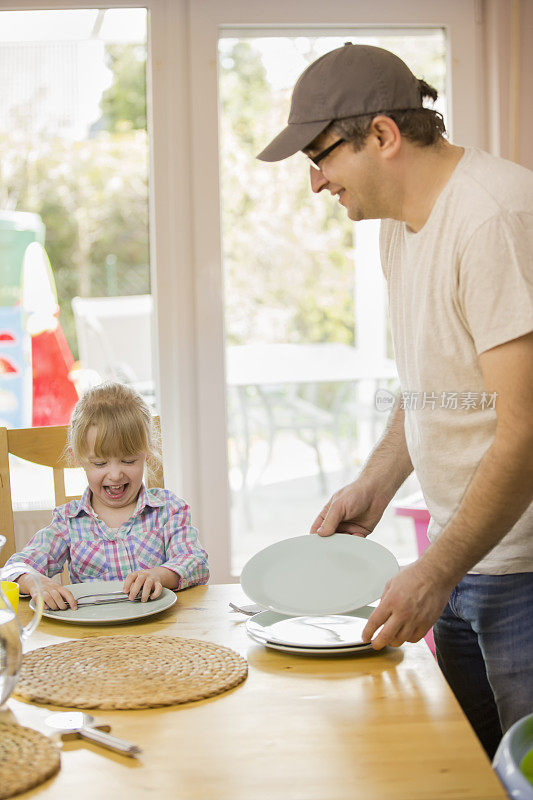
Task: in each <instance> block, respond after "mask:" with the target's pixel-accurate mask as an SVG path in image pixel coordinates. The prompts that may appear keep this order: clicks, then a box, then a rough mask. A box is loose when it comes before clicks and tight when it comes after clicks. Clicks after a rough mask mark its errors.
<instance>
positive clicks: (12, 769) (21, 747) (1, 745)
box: [0, 722, 60, 800]
mask: <svg viewBox="0 0 533 800" xmlns="http://www.w3.org/2000/svg"><path fill="white" fill-rule="evenodd" d="M59 767H60V762H59V751H58V749H57V747H55V745H53V744H52V742H51V741H50V740H49V739H47V738H46V736H43V734H42V733H38V732H37V731H33V730H32V729H31V728H23V727H22V725H16V724H15V723H11V722H0V798H2V800H3V798H5V797H12V796H13V795H14V794H19V793H20V792H25V791H27V790H28V789H32V788H33V787H34V786H38V785H39V784H40V783H44V781H46V780H47V779H48V778H50V777H51V776H52V775H55V773H56V772H57V771H58V769H59Z"/></svg>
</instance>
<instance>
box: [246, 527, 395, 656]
mask: <svg viewBox="0 0 533 800" xmlns="http://www.w3.org/2000/svg"><path fill="white" fill-rule="evenodd" d="M398 569H399V567H398V562H397V561H396V559H395V558H394V556H393V555H392V553H391V552H389V550H387V549H386V548H385V547H382V546H381V545H379V544H377V543H376V542H373V541H371V540H368V539H363V538H361V537H358V536H350V535H347V534H334V535H333V536H327V537H321V536H309V535H308V536H297V537H295V538H293V539H285V540H283V541H281V542H276V544H273V545H270V546H269V547H267V548H265V549H264V550H261V551H260V552H259V553H257V554H256V555H255V556H253V558H251V559H250V561H248V563H247V564H246V565H245V567H244V569H243V571H242V575H241V585H242V588H243V590H244V592H245V593H246V594H247V595H248V597H250V598H251V599H252V600H253V601H254V602H256V603H258V604H259V605H261V606H264V607H266V608H267V609H270V610H269V611H263V612H261V613H260V614H256V615H255V616H253V617H251V618H250V619H249V620H248V622H247V625H246V628H247V631H248V634H249V635H250V636H251V638H252V639H254V641H256V642H259V643H260V644H263V645H264V646H265V647H270V648H272V649H275V650H283V651H286V652H290V653H300V654H312V655H332V654H342V653H345V654H346V653H355V652H360V651H362V650H367V649H368V648H369V647H371V645H370V644H368V643H363V641H362V638H361V635H362V631H363V628H364V627H365V625H366V622H367V619H368V617H369V616H370V614H371V613H372V611H373V610H374V609H373V608H370V607H368V605H367V604H368V603H372V602H373V601H374V600H377V599H378V598H379V597H381V594H382V592H383V590H384V588H385V585H386V583H387V581H388V580H389V579H390V578H391V577H393V575H395V574H396V573H397V572H398Z"/></svg>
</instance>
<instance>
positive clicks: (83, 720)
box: [46, 711, 142, 757]
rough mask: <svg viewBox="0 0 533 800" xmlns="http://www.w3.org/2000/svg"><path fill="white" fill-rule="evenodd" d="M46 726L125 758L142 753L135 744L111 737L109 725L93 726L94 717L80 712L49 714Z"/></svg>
mask: <svg viewBox="0 0 533 800" xmlns="http://www.w3.org/2000/svg"><path fill="white" fill-rule="evenodd" d="M46 724H47V725H48V727H50V728H53V729H54V730H56V731H59V732H60V733H62V734H65V733H67V734H68V733H73V734H77V736H81V737H82V738H83V739H88V740H89V741H91V742H96V744H101V745H103V747H108V748H109V749H110V750H115V751H116V752H117V753H122V755H125V756H131V757H135V756H137V755H138V754H139V753H142V750H141V748H140V747H138V746H137V745H136V744H132V742H126V741H125V740H124V739H119V738H118V737H117V736H111V734H110V733H109V730H110V727H109V725H95V724H94V717H92V716H91V715H90V714H85V713H83V712H82V711H65V712H62V711H61V712H58V713H56V714H50V716H49V717H47V718H46Z"/></svg>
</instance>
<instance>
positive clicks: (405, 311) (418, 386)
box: [380, 148, 533, 574]
mask: <svg viewBox="0 0 533 800" xmlns="http://www.w3.org/2000/svg"><path fill="white" fill-rule="evenodd" d="M380 244H381V260H382V264H383V271H384V274H385V278H386V280H387V285H388V293H389V306H390V317H391V327H392V336H393V342H394V349H395V355H396V362H397V367H398V374H399V377H400V383H401V389H402V392H403V397H402V401H403V405H404V407H405V434H406V439H407V445H408V448H409V453H410V456H411V460H412V462H413V466H414V468H415V471H416V474H417V477H418V479H419V481H420V484H421V487H422V491H423V493H424V498H425V500H426V503H427V506H428V509H429V512H430V514H431V522H430V526H429V530H428V535H429V538H430V540H431V541H434V540H435V539H436V537H437V536H438V535H439V533H440V532H441V531H442V529H443V528H444V526H445V525H446V524H447V523H448V521H449V520H450V519H451V517H452V516H453V514H454V512H455V511H456V510H457V508H458V507H459V505H460V502H461V499H462V497H463V495H464V493H465V490H466V488H467V486H468V484H469V482H470V480H471V478H472V476H473V474H474V472H475V470H476V468H477V466H478V464H479V462H480V460H481V458H482V457H483V455H484V453H485V452H486V450H487V449H488V448H489V447H490V445H491V443H492V442H493V440H494V435H495V430H496V411H495V409H494V405H496V407H497V402H498V401H497V398H495V397H494V396H493V395H490V394H489V392H488V390H487V387H486V386H485V383H484V381H483V375H482V373H481V369H480V365H479V359H478V356H479V354H480V353H483V351H485V350H488V349H490V348H492V347H496V345H499V344H503V343H504V342H508V341H510V340H512V339H515V338H517V337H519V336H523V335H524V334H526V333H529V332H530V331H532V330H533V173H531V172H530V171H529V170H527V169H524V168H523V167H520V166H517V165H516V164H513V163H511V162H509V161H505V160H503V159H500V158H495V157H493V156H490V155H488V154H487V153H484V152H483V151H481V150H478V149H476V148H466V149H465V153H464V155H463V157H462V159H461V160H460V162H459V163H458V165H457V167H456V168H455V170H454V172H453V174H452V176H451V178H450V180H449V181H448V183H447V184H446V186H445V188H444V189H443V191H442V192H441V194H440V195H439V197H438V199H437V201H436V203H435V205H434V207H433V209H432V211H431V214H430V216H429V218H428V220H427V222H426V224H425V225H424V226H423V228H421V230H420V231H418V232H417V233H413V232H412V231H410V230H409V229H408V228H407V226H406V224H405V223H403V222H398V221H396V220H383V222H382V225H381V240H380ZM524 369H528V370H529V369H532V365H531V364H527V365H526V364H525V365H524ZM531 457H532V458H533V453H532V454H531ZM526 571H533V503H532V504H531V505H530V506H529V508H528V509H527V510H526V512H525V513H524V514H523V516H522V517H521V518H520V520H519V521H518V522H517V523H516V524H515V525H514V527H513V528H512V529H511V530H510V531H509V532H508V533H507V534H506V535H505V536H504V538H503V539H502V540H501V541H500V542H499V544H498V545H496V547H494V548H493V549H492V550H491V552H490V553H489V554H488V555H487V556H485V558H483V559H482V560H481V561H480V562H479V563H478V564H477V565H476V566H475V567H474V568H473V569H472V572H478V573H488V574H505V573H511V572H526Z"/></svg>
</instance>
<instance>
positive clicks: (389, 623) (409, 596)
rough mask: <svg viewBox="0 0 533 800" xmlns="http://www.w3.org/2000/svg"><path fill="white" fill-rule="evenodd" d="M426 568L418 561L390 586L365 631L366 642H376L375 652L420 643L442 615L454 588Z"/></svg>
mask: <svg viewBox="0 0 533 800" xmlns="http://www.w3.org/2000/svg"><path fill="white" fill-rule="evenodd" d="M428 573H429V571H428V570H427V569H426V566H425V564H424V563H423V562H422V561H417V562H415V563H414V564H411V565H410V566H409V567H406V569H404V570H402V571H401V572H400V573H399V574H398V575H395V577H394V578H391V580H390V581H389V582H388V583H387V585H386V586H385V591H384V592H383V595H382V597H381V601H380V604H379V606H378V607H377V608H376V610H375V611H374V612H373V613H372V614H371V616H370V617H369V619H368V622H367V624H366V626H365V628H364V630H363V641H364V642H370V640H371V639H372V637H373V636H374V634H375V632H376V631H377V630H378V628H380V627H381V626H383V627H382V629H381V631H380V632H379V633H378V635H377V636H376V638H375V639H374V640H373V641H372V647H373V648H374V649H375V650H381V648H382V647H385V645H386V644H390V645H392V647H399V646H400V645H401V644H403V643H404V642H418V641H419V640H420V639H421V638H422V637H423V636H425V634H426V633H427V632H428V630H429V629H430V628H431V626H432V625H433V624H434V623H435V622H436V621H437V619H438V618H439V617H440V615H441V614H442V612H443V610H444V608H445V606H446V603H447V602H448V599H449V597H450V594H451V593H452V589H453V588H454V587H453V585H449V584H443V583H442V580H439V579H438V578H437V576H436V575H431V574H428Z"/></svg>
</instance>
